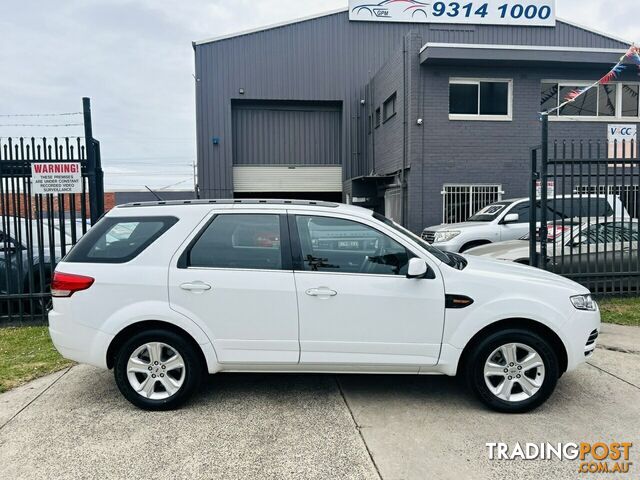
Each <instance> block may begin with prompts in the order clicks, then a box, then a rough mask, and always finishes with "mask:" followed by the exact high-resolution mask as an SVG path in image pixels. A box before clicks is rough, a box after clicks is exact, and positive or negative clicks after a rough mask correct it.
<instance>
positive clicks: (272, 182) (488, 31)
mask: <svg viewBox="0 0 640 480" xmlns="http://www.w3.org/2000/svg"><path fill="white" fill-rule="evenodd" d="M382 3H383V4H384V3H386V2H382ZM408 3H418V2H408ZM352 13H353V9H351V10H349V9H343V10H340V11H335V12H330V13H327V14H324V15H319V16H315V17H312V18H305V19H300V20H297V21H293V22H290V23H286V24H280V25H275V26H269V27H265V28H263V29H259V30H254V31H250V32H242V33H238V34H236V35H231V36H226V37H221V38H213V39H209V40H203V41H198V42H194V50H195V70H196V89H197V91H196V107H197V136H198V183H199V189H200V195H201V196H202V197H208V198H234V197H235V198H247V197H249V198H251V197H278V198H285V197H292V198H307V199H310V198H313V199H321V200H336V201H344V202H348V203H353V204H357V205H362V206H366V207H369V208H373V209H375V210H377V211H379V212H382V213H384V214H386V215H387V216H389V217H392V218H394V219H395V220H396V221H399V222H401V223H402V224H404V225H405V226H407V227H409V228H410V229H412V230H414V231H420V230H421V229H422V228H423V227H425V226H426V225H431V224H436V223H440V222H443V221H444V222H452V221H455V220H460V219H465V218H467V217H468V216H469V215H471V214H472V213H474V212H475V211H477V210H478V209H479V208H481V207H483V206H485V205H486V204H488V203H490V202H493V201H495V200H498V199H500V198H507V197H509V198H510V197H519V196H527V194H528V180H529V172H530V150H531V148H532V147H533V146H535V145H538V144H539V143H540V116H539V112H540V111H541V110H545V109H550V108H553V107H555V106H557V105H558V104H560V103H562V100H563V98H564V97H565V96H566V95H567V94H568V93H569V92H571V91H572V90H574V89H576V88H580V87H582V86H585V85H587V84H590V83H593V82H594V81H596V80H597V79H599V78H600V77H601V76H602V75H603V74H604V73H606V72H607V71H608V70H609V69H610V68H611V66H612V65H613V64H615V63H616V62H617V61H618V59H619V58H620V56H621V55H622V54H624V53H625V51H626V50H627V49H628V48H629V43H628V42H626V41H625V40H622V39H618V38H616V37H615V36H613V35H608V34H605V33H601V32H597V31H594V30H591V29H589V28H586V27H583V26H579V25H576V24H574V23H572V22H570V21H566V20H560V19H556V20H555V21H554V22H553V23H552V24H549V22H546V24H540V25H538V24H536V25H527V24H523V25H515V24H484V23H481V22H479V23H478V24H474V23H473V22H467V23H459V24H455V23H429V22H425V21H420V22H417V21H416V22H413V21H407V22H402V21H393V22H389V21H375V19H374V18H372V21H354V20H353V18H350V16H351V17H352V16H353V15H350V14H352ZM425 15H426V14H425ZM638 80H639V79H638V76H637V72H636V71H632V70H631V69H629V70H628V71H626V72H624V73H622V74H621V75H620V76H619V78H618V79H616V81H615V82H611V83H610V84H609V85H601V86H599V87H598V88H596V89H593V90H592V91H591V92H589V94H588V95H584V96H583V98H581V99H580V101H579V102H576V103H574V104H571V105H569V106H567V107H565V108H563V109H561V110H560V111H559V112H557V113H556V114H555V115H553V116H552V117H551V135H552V136H558V137H562V138H564V139H567V138H568V139H602V140H606V138H607V126H608V125H609V124H612V123H625V124H629V123H638V122H639V121H640V118H639V115H640V112H639V106H640V105H639V103H638V102H639V95H638V93H639V89H640V86H639V82H638Z"/></svg>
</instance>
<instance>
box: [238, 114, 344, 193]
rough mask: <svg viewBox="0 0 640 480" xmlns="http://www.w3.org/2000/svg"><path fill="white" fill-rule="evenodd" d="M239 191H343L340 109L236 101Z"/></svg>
mask: <svg viewBox="0 0 640 480" xmlns="http://www.w3.org/2000/svg"><path fill="white" fill-rule="evenodd" d="M232 112H233V115H232V117H233V163H234V168H233V176H234V191H235V192H237V193H252V192H340V191H342V161H341V150H342V144H341V115H342V113H341V107H340V105H339V104H336V103H330V102H314V103H308V102H289V101H286V102H285V101H283V102H251V103H245V102H234V104H233V110H232Z"/></svg>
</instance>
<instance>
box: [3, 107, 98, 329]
mask: <svg viewBox="0 0 640 480" xmlns="http://www.w3.org/2000/svg"><path fill="white" fill-rule="evenodd" d="M83 115H84V129H85V137H84V138H77V137H76V138H69V137H64V138H51V139H49V138H38V139H36V138H2V139H0V325H6V324H15V323H23V322H32V321H34V320H35V321H38V322H42V323H44V322H46V319H47V313H48V310H49V306H50V303H51V292H50V282H51V276H52V272H53V270H54V269H55V266H56V264H57V263H58V262H59V261H60V259H61V258H62V257H64V256H65V255H66V253H67V252H68V251H69V249H70V248H71V247H72V246H73V245H75V243H76V242H77V241H78V239H79V238H80V237H82V235H84V234H85V233H86V231H87V229H88V228H89V227H90V225H92V224H93V223H94V222H96V221H97V220H98V218H99V217H100V216H101V215H102V213H103V211H104V204H103V202H104V200H103V199H104V188H103V177H102V169H101V165H100V144H99V142H98V141H97V140H95V139H94V138H93V137H92V129H91V111H90V104H89V99H84V111H83ZM35 165H37V167H35ZM53 165H57V167H56V168H58V169H62V170H65V171H66V170H70V171H71V170H73V171H75V169H76V168H77V166H78V165H79V168H80V177H81V180H80V182H81V185H80V187H79V189H78V188H77V187H76V190H78V193H57V194H42V193H36V188H35V186H34V182H33V178H32V170H33V169H34V168H36V170H37V169H40V171H45V172H46V171H48V170H51V167H50V166H53ZM65 165H66V166H68V167H67V168H65ZM71 165H73V167H71Z"/></svg>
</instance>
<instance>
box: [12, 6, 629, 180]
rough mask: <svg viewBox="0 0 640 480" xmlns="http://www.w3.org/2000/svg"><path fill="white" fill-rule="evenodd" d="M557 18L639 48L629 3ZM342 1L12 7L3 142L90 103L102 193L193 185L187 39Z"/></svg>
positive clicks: (42, 132) (568, 11) (41, 131)
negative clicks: (98, 147)
mask: <svg viewBox="0 0 640 480" xmlns="http://www.w3.org/2000/svg"><path fill="white" fill-rule="evenodd" d="M557 1H558V16H559V17H560V18H565V19H567V20H571V21H573V22H576V23H580V24H583V25H586V26H589V27H592V28H595V29H597V30H600V31H603V32H610V33H612V34H615V35H616V36H618V37H622V38H627V39H630V40H632V41H636V42H638V43H640V20H639V19H638V16H637V12H638V10H637V1H638V0H616V1H611V2H609V1H604V0H557ZM346 6H347V0H323V1H306V0H279V1H276V0H261V1H260V0H233V1H230V0H227V1H220V0H58V1H56V2H52V1H51V0H21V1H19V2H15V1H14V2H9V1H8V0H7V2H6V3H5V4H4V8H3V14H2V15H0V65H2V74H1V75H0V137H16V136H36V137H38V136H55V135H58V136H82V135H83V130H82V127H80V126H71V127H56V128H50V127H16V126H11V125H15V124H30V125H33V124H51V123H63V124H67V123H80V122H81V121H82V119H81V117H78V116H65V117H8V116H3V115H15V114H41V113H61V112H68V113H73V112H78V111H81V110H82V97H84V96H86V97H90V98H91V102H92V113H93V130H94V137H95V138H97V139H99V140H100V144H101V153H102V159H103V166H104V169H105V174H106V182H105V183H106V184H105V187H106V189H107V190H108V191H113V190H131V189H143V188H144V186H145V185H148V186H150V187H151V188H153V189H155V190H162V189H189V188H193V167H192V165H193V163H194V161H195V158H196V148H195V88H194V77H193V74H194V65H193V48H192V46H191V42H192V41H194V40H202V39H206V38H211V37H216V36H219V35H224V34H229V33H234V32H238V31H242V30H246V29H250V28H256V27H261V26H265V25H269V24H273V23H278V22H282V21H287V20H292V19H295V18H299V17H304V16H307V15H312V14H317V13H322V12H325V11H328V10H333V9H338V8H343V7H346Z"/></svg>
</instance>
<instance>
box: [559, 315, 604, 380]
mask: <svg viewBox="0 0 640 480" xmlns="http://www.w3.org/2000/svg"><path fill="white" fill-rule="evenodd" d="M600 325H601V323H600V310H599V309H598V310H597V311H595V312H588V311H582V310H576V312H575V313H574V314H573V315H572V316H571V318H569V320H568V321H567V322H566V323H565V324H564V326H563V332H564V337H565V338H564V339H563V341H564V343H565V347H566V349H567V371H571V370H574V369H575V368H577V367H578V366H580V365H581V364H583V363H585V362H586V361H587V360H588V359H589V358H590V357H591V356H592V355H593V353H594V351H595V349H596V345H597V338H598V335H599V333H600Z"/></svg>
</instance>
